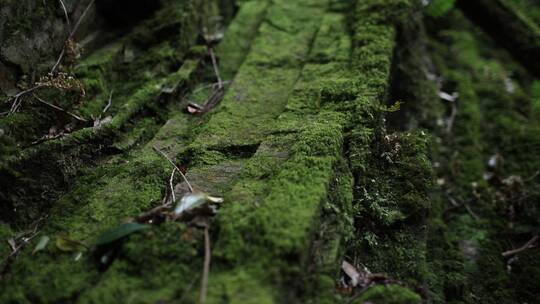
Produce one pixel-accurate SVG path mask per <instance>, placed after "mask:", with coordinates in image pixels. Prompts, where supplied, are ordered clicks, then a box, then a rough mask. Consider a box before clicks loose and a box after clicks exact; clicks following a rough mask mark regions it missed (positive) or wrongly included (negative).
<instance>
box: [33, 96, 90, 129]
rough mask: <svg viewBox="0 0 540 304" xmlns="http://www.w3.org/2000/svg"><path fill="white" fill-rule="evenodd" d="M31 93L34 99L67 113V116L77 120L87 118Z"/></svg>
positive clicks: (83, 120)
mask: <svg viewBox="0 0 540 304" xmlns="http://www.w3.org/2000/svg"><path fill="white" fill-rule="evenodd" d="M32 95H33V96H34V98H35V99H37V100H38V101H39V102H41V103H42V104H44V105H47V106H49V107H51V108H53V109H56V110H58V111H60V112H63V113H66V114H67V115H69V116H71V117H73V118H75V119H77V120H78V121H82V122H88V120H86V119H84V118H82V117H80V116H79V115H77V114H73V113H71V112H69V111H68V110H65V109H62V108H61V107H59V106H57V105H54V104H52V103H49V102H47V101H45V100H43V99H42V98H41V97H39V96H37V95H36V94H32Z"/></svg>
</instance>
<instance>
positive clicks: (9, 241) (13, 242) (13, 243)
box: [7, 238, 17, 251]
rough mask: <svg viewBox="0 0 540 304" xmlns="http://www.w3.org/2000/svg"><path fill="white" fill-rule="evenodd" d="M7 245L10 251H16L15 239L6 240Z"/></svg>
mask: <svg viewBox="0 0 540 304" xmlns="http://www.w3.org/2000/svg"><path fill="white" fill-rule="evenodd" d="M7 243H8V244H9V247H11V250H12V251H16V250H17V243H16V242H15V239H14V238H10V239H8V240H7Z"/></svg>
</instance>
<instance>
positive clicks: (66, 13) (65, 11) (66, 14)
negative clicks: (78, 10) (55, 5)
mask: <svg viewBox="0 0 540 304" xmlns="http://www.w3.org/2000/svg"><path fill="white" fill-rule="evenodd" d="M59 1H60V5H62V9H63V10H64V16H65V17H66V23H67V26H68V29H69V31H70V32H71V22H69V16H68V12H67V9H66V5H65V4H64V1H62V0H59Z"/></svg>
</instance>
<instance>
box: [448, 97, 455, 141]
mask: <svg viewBox="0 0 540 304" xmlns="http://www.w3.org/2000/svg"><path fill="white" fill-rule="evenodd" d="M450 104H451V105H452V112H451V113H450V117H448V120H447V121H446V133H447V134H450V133H451V132H452V128H453V127H454V121H455V120H456V116H457V106H456V102H455V101H451V102H450Z"/></svg>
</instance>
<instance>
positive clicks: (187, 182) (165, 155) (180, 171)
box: [152, 146, 193, 192]
mask: <svg viewBox="0 0 540 304" xmlns="http://www.w3.org/2000/svg"><path fill="white" fill-rule="evenodd" d="M152 148H154V150H155V151H156V152H158V153H159V154H161V155H162V156H163V157H165V159H167V160H168V161H169V163H171V165H173V166H174V168H176V170H178V173H180V175H181V176H182V178H183V179H184V181H185V182H186V184H187V186H188V188H189V192H193V187H191V184H190V183H189V181H188V179H187V178H186V176H185V175H184V173H182V170H180V169H179V168H178V166H176V164H175V163H174V162H173V161H172V160H171V159H170V158H169V157H168V156H167V154H165V153H164V152H163V151H161V150H160V149H158V148H157V147H156V146H153V147H152Z"/></svg>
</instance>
